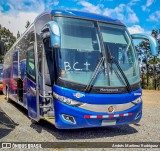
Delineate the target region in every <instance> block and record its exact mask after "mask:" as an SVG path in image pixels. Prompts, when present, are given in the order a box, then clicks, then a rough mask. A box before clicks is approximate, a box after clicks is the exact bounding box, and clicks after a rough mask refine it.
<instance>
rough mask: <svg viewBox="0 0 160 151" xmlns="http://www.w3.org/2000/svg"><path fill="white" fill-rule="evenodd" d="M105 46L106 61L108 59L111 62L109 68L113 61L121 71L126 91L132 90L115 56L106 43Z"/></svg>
mask: <svg viewBox="0 0 160 151" xmlns="http://www.w3.org/2000/svg"><path fill="white" fill-rule="evenodd" d="M105 46H106V50H107V61H108V63H111V68H112V63H115V65H116V66H117V68H118V70H119V71H120V73H121V75H122V77H123V79H124V81H125V83H126V88H127V90H128V92H132V88H131V85H130V83H129V81H128V79H127V77H126V75H125V74H124V72H123V70H122V68H121V67H120V65H119V63H118V61H117V60H116V59H115V57H113V56H112V55H111V51H110V49H109V47H108V45H107V44H106V45H105ZM117 73H118V72H117ZM120 77H121V76H120Z"/></svg>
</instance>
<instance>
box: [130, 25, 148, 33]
mask: <svg viewBox="0 0 160 151" xmlns="http://www.w3.org/2000/svg"><path fill="white" fill-rule="evenodd" d="M128 30H129V33H130V34H136V33H144V32H145V30H144V28H142V27H141V26H139V25H133V26H131V27H128Z"/></svg>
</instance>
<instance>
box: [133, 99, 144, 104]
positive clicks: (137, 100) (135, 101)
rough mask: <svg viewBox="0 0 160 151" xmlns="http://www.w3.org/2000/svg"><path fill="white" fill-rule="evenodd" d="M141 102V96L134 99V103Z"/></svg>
mask: <svg viewBox="0 0 160 151" xmlns="http://www.w3.org/2000/svg"><path fill="white" fill-rule="evenodd" d="M140 102H142V98H141V97H139V98H137V99H136V100H134V101H132V103H133V104H139V103H140Z"/></svg>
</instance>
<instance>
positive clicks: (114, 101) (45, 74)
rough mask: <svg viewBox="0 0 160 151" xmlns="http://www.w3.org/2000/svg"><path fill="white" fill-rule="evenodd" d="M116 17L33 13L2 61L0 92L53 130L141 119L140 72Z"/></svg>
mask: <svg viewBox="0 0 160 151" xmlns="http://www.w3.org/2000/svg"><path fill="white" fill-rule="evenodd" d="M136 38H144V39H148V40H149V41H150V45H151V46H152V49H151V51H152V53H156V48H155V43H154V42H155V41H154V39H153V38H151V36H149V35H145V34H137V35H136V34H135V35H133V36H132V37H131V35H130V34H129V32H128V30H127V28H126V26H125V25H124V24H123V23H121V22H120V21H119V20H117V19H113V18H109V17H106V16H102V15H97V14H92V13H87V12H79V11H73V10H51V11H47V12H44V13H42V14H41V15H39V16H38V17H37V18H36V19H35V21H34V23H33V24H32V25H30V27H29V28H28V29H27V30H26V32H25V33H24V34H23V35H22V36H21V37H20V38H19V39H18V40H17V41H16V42H15V44H14V45H13V46H12V48H11V49H10V50H9V51H8V52H7V54H6V55H5V57H4V69H3V84H4V87H3V92H4V94H5V95H6V98H7V100H10V99H11V100H13V101H15V102H17V103H18V104H20V105H22V106H23V107H25V108H26V109H27V110H28V116H29V117H30V118H31V121H32V122H38V121H39V120H40V119H45V120H47V121H48V122H50V123H52V124H54V125H55V127H56V128H58V129H76V128H87V127H88V128H89V127H102V126H111V125H121V124H134V123H137V122H139V121H140V119H141V117H142V98H141V95H142V89H141V86H140V71H139V64H138V59H137V55H136V50H135V47H134V45H133V40H132V39H136Z"/></svg>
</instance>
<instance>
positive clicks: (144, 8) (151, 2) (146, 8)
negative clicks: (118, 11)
mask: <svg viewBox="0 0 160 151" xmlns="http://www.w3.org/2000/svg"><path fill="white" fill-rule="evenodd" d="M153 2H154V0H147V2H146V4H145V5H143V6H142V10H143V11H150V10H149V9H148V7H149V6H151V5H152V4H153Z"/></svg>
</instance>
